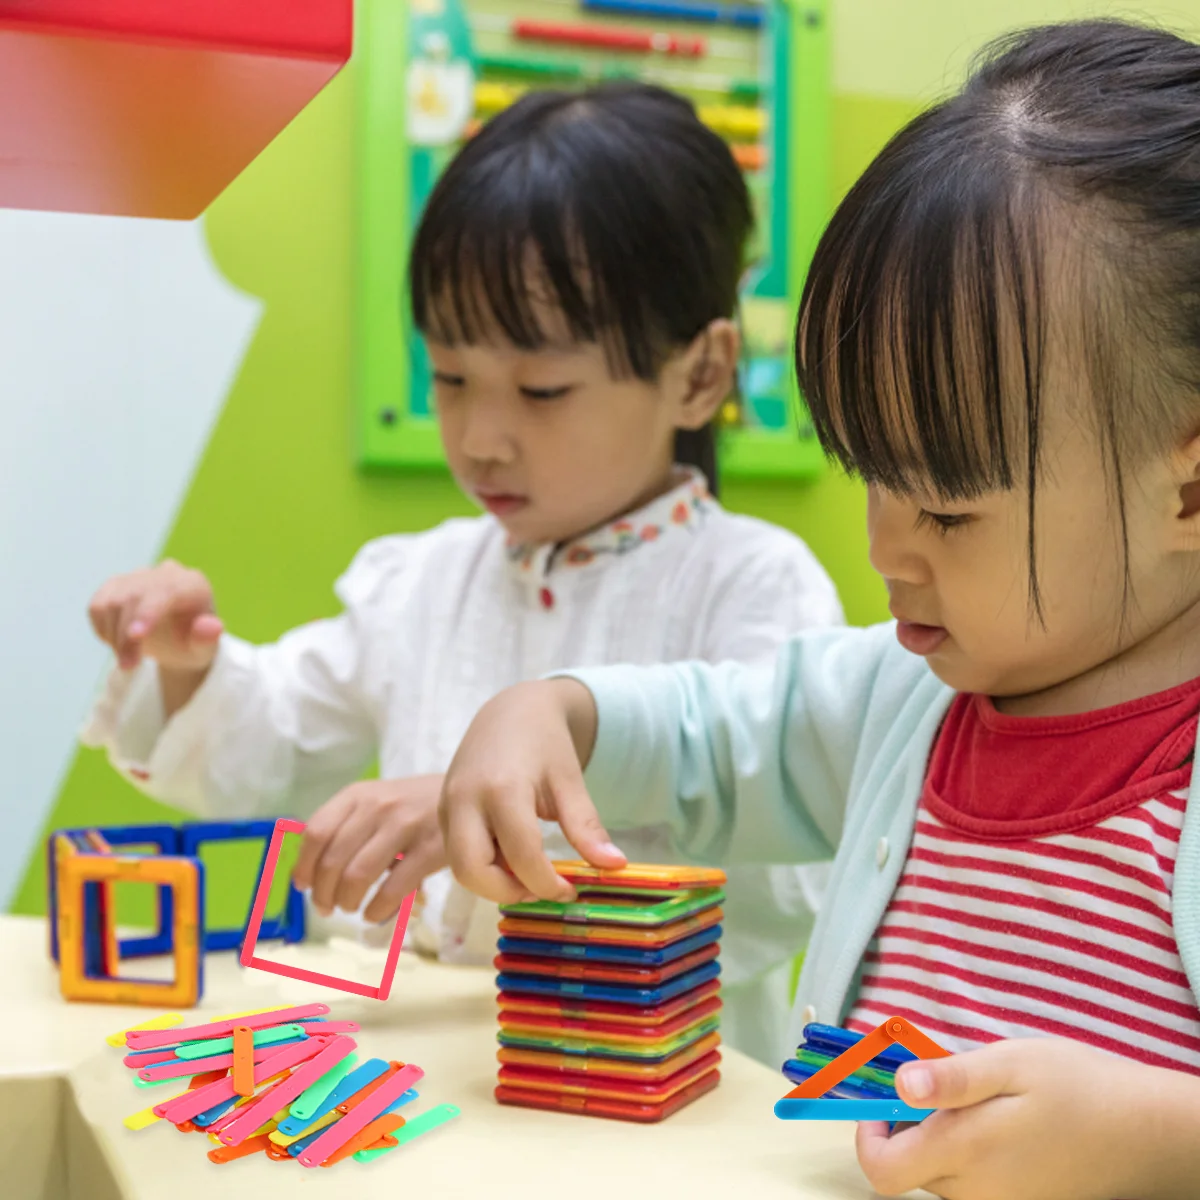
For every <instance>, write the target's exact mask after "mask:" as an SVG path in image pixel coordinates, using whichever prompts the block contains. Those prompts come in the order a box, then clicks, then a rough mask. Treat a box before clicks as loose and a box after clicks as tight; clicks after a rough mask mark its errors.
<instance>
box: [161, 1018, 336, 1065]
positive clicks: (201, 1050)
mask: <svg viewBox="0 0 1200 1200" xmlns="http://www.w3.org/2000/svg"><path fill="white" fill-rule="evenodd" d="M317 1028H318V1031H319V1032H320V1033H325V1032H326V1031H325V1030H324V1029H322V1028H321V1027H320V1026H318V1027H317ZM238 1029H244V1030H245V1031H246V1036H247V1037H249V1038H250V1039H251V1040H250V1044H251V1045H252V1046H273V1045H275V1044H276V1043H277V1042H286V1041H290V1040H291V1039H292V1038H295V1037H301V1036H304V1037H307V1036H308V1035H307V1034H306V1033H305V1031H304V1029H303V1028H302V1027H301V1026H300V1025H299V1024H295V1025H268V1026H267V1027H266V1029H251V1028H250V1026H249V1025H238V1026H235V1028H234V1031H233V1033H231V1034H230V1036H229V1037H221V1038H201V1039H199V1040H197V1041H187V1042H184V1043H183V1045H182V1046H179V1047H177V1048H176V1050H175V1057H176V1058H211V1057H212V1056H213V1055H214V1054H231V1053H233V1052H234V1051H235V1050H236V1049H237V1042H236V1041H235V1040H234V1039H235V1037H236V1034H237V1030H238ZM328 1032H329V1033H331V1034H332V1033H333V1032H335V1031H334V1030H329V1031H328Z"/></svg>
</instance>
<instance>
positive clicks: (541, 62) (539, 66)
mask: <svg viewBox="0 0 1200 1200" xmlns="http://www.w3.org/2000/svg"><path fill="white" fill-rule="evenodd" d="M477 62H478V63H479V67H480V70H483V71H506V72H508V74H510V75H540V76H542V77H543V78H554V79H582V78H583V68H582V67H581V66H580V65H579V64H578V63H573V62H563V61H561V60H552V59H546V58H506V57H503V56H501V55H488V54H481V55H480V56H479V58H478V59H477Z"/></svg>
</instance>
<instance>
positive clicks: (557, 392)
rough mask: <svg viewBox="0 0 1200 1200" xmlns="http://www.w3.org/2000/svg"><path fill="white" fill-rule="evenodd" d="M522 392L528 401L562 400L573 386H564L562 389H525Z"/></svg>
mask: <svg viewBox="0 0 1200 1200" xmlns="http://www.w3.org/2000/svg"><path fill="white" fill-rule="evenodd" d="M520 391H521V395H522V396H524V397H525V399H526V400H561V399H562V398H563V397H564V396H565V395H566V394H567V393H568V392H569V391H571V384H564V385H563V386H562V387H553V388H532V387H523V388H521V389H520Z"/></svg>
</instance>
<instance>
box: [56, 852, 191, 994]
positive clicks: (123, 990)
mask: <svg viewBox="0 0 1200 1200" xmlns="http://www.w3.org/2000/svg"><path fill="white" fill-rule="evenodd" d="M201 870H202V868H201V867H200V866H199V865H198V864H197V863H195V862H192V861H189V860H187V859H183V858H162V857H155V858H140V857H137V858H135V857H130V856H109V855H99V854H97V855H91V854H73V855H68V856H66V857H64V858H63V859H62V861H61V862H60V863H59V907H58V937H59V945H60V946H61V947H62V951H61V973H60V986H61V990H62V994H63V996H64V997H65V998H66V999H67V1000H97V1001H100V1002H103V1003H108V1004H154V1005H162V1006H164V1007H170V1008H191V1007H192V1006H193V1005H195V1004H196V1002H197V1001H198V1000H199V999H200V953H201V952H200V942H201V932H200V924H201V916H202V913H201V906H202V903H203V897H202V885H201ZM86 883H107V884H110V885H111V884H113V883H150V884H156V885H159V886H165V887H169V888H170V889H171V890H172V892H173V893H174V896H175V904H174V921H173V935H174V936H173V942H174V952H173V956H174V961H175V978H174V980H173V981H171V982H169V983H166V982H164V983H159V982H157V981H154V980H144V979H94V978H91V977H90V976H88V975H87V974H86V973H85V971H84V967H83V962H84V935H85V930H84V898H83V896H84V892H83V888H84V884H86ZM114 916H115V914H114Z"/></svg>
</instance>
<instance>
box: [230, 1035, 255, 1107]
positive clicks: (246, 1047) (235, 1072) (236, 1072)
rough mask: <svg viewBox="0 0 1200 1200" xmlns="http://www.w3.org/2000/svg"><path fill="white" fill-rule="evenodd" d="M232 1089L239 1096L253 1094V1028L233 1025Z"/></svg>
mask: <svg viewBox="0 0 1200 1200" xmlns="http://www.w3.org/2000/svg"><path fill="white" fill-rule="evenodd" d="M230 1074H231V1075H232V1076H233V1090H234V1091H235V1092H237V1094H238V1095H239V1096H253V1095H254V1030H253V1029H251V1028H250V1026H249V1025H235V1026H234V1030H233V1069H232V1071H231V1072H230Z"/></svg>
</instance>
